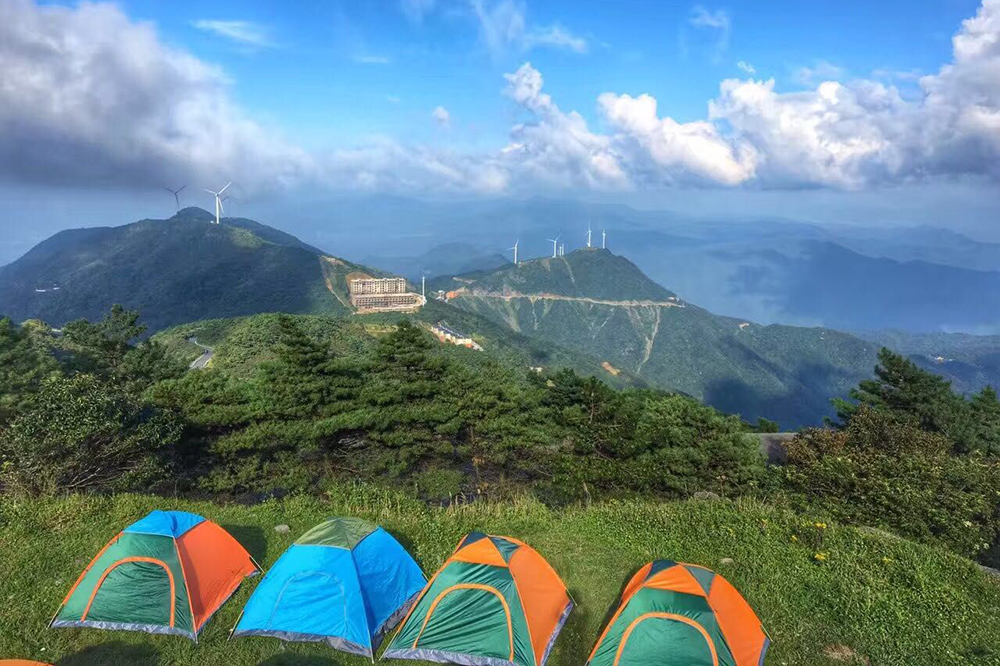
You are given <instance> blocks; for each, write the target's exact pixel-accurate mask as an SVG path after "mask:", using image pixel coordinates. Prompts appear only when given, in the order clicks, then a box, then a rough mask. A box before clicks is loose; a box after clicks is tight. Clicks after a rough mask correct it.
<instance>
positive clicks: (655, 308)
mask: <svg viewBox="0 0 1000 666" xmlns="http://www.w3.org/2000/svg"><path fill="white" fill-rule="evenodd" d="M431 286H432V287H433V288H434V289H436V290H443V291H445V292H446V293H447V297H448V302H449V303H450V304H452V305H456V306H458V307H460V308H463V309H466V310H468V311H470V312H476V313H478V314H482V315H484V316H487V317H490V318H492V319H493V320H495V321H497V322H500V323H503V324H505V325H507V326H508V327H510V328H511V329H513V330H515V331H519V332H521V333H524V334H526V335H529V336H534V337H538V338H541V339H543V340H547V341H550V342H554V343H557V344H559V345H562V346H565V347H568V348H570V349H576V350H578V351H581V352H584V353H586V354H589V355H591V356H593V357H595V358H598V359H601V360H602V361H606V362H607V363H609V364H610V365H611V366H613V367H615V368H622V369H625V370H628V371H630V372H633V373H635V374H637V375H638V376H639V377H641V378H643V379H645V380H646V381H648V382H649V383H650V384H652V385H655V386H659V387H662V388H665V389H671V390H678V391H683V392H685V393H688V394H690V395H693V396H696V397H698V398H701V399H702V400H704V401H705V402H707V403H708V404H711V405H713V406H715V407H718V408H719V409H722V410H723V411H727V412H734V413H739V414H740V415H741V416H743V418H745V419H750V420H753V419H756V418H757V417H761V416H762V417H766V418H770V419H774V420H777V421H779V422H780V423H781V424H782V425H784V426H786V427H799V426H803V425H810V424H818V423H820V422H821V421H822V419H823V417H825V416H829V415H831V414H832V409H831V407H830V402H829V401H830V399H831V398H833V397H835V396H841V395H844V394H846V393H847V391H848V390H849V389H850V387H852V386H854V385H856V384H857V382H858V381H859V380H861V379H863V378H866V377H868V376H869V375H870V374H871V372H872V369H873V368H874V366H875V363H876V353H877V351H878V347H877V346H876V345H874V344H871V343H869V342H865V341H863V340H860V339H858V338H856V337H854V336H851V335H848V334H845V333H841V332H837V331H833V330H830V329H824V328H798V327H792V326H777V325H774V326H760V325H758V324H755V323H752V322H748V321H743V320H740V319H734V318H731V317H721V316H717V315H714V314H712V313H711V312H708V311H707V310H704V309H702V308H699V307H697V306H695V305H693V304H691V303H687V302H685V301H683V300H681V299H680V298H678V296H677V295H676V294H674V293H673V292H671V291H669V290H668V289H665V288H664V287H662V286H660V285H658V284H656V283H655V282H653V281H652V280H650V279H649V278H648V277H646V276H645V275H644V274H643V273H642V271H640V270H639V269H638V268H637V267H636V266H635V265H634V264H632V262H630V261H628V260H627V259H625V258H623V257H620V256H616V255H614V254H612V253H611V252H609V251H607V250H598V249H584V250H578V251H576V252H573V253H570V254H568V255H566V256H563V257H557V258H545V259H535V260H531V261H527V262H523V263H522V264H521V265H520V266H518V267H516V268H515V267H513V266H511V267H509V268H503V269H500V270H497V271H493V272H489V273H485V274H472V275H466V276H454V277H450V278H442V279H439V280H435V281H434V282H433V283H432V284H431Z"/></svg>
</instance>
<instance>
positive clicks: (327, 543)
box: [233, 518, 426, 658]
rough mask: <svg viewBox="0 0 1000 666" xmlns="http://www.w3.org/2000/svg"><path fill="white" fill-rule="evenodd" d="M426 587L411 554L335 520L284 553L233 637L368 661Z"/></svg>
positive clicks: (371, 529) (364, 528)
mask: <svg viewBox="0 0 1000 666" xmlns="http://www.w3.org/2000/svg"><path fill="white" fill-rule="evenodd" d="M425 582H426V579H425V578H424V574H423V572H421V570H420V567H419V566H417V563H416V562H415V561H414V560H413V558H412V557H411V556H410V554H409V553H408V552H406V550H405V549H404V548H403V547H402V546H401V545H400V544H399V542H398V541H396V539H394V538H393V537H392V535H390V534H389V533H388V532H386V531H385V530H383V529H382V528H381V527H376V526H375V525H372V524H371V523H368V522H365V521H363V520H360V519H358V518H334V519H332V520H328V521H326V522H323V523H320V524H319V525H317V526H315V527H313V528H312V529H311V530H309V531H308V532H306V533H305V534H303V535H302V536H301V537H299V538H298V539H297V540H296V541H295V543H294V544H292V545H291V546H290V547H289V548H288V550H286V551H285V552H284V553H282V555H281V557H279V558H278V561H277V562H275V564H274V566H273V567H271V569H270V570H269V571H268V572H267V575H265V576H264V579H263V580H262V581H261V582H260V585H258V586H257V589H256V590H254V593H253V596H251V597H250V600H249V601H248V602H247V605H246V606H245V607H244V609H243V614H242V615H241V616H240V619H239V621H238V622H237V624H236V628H235V629H234V630H233V636H273V637H275V638H280V639H282V640H287V641H317V642H324V643H326V644H327V645H329V646H331V647H333V648H336V649H338V650H343V651H345V652H350V653H352V654H359V655H362V656H365V657H369V658H370V657H372V656H374V652H375V650H376V649H377V648H378V646H379V643H381V640H382V636H383V635H384V634H385V632H386V631H388V630H390V629H392V627H394V626H395V625H396V624H397V623H398V622H399V620H400V618H402V616H403V615H404V614H405V613H406V611H407V610H408V609H409V608H410V605H411V604H412V603H413V601H414V599H415V598H416V597H417V595H418V594H419V593H420V590H421V589H423V587H424V583H425Z"/></svg>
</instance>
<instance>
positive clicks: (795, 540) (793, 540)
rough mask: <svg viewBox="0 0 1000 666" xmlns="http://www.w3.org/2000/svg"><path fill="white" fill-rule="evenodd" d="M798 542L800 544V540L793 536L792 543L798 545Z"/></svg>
mask: <svg viewBox="0 0 1000 666" xmlns="http://www.w3.org/2000/svg"><path fill="white" fill-rule="evenodd" d="M798 542H799V538H798V537H797V536H795V535H794V534H793V535H792V543H798Z"/></svg>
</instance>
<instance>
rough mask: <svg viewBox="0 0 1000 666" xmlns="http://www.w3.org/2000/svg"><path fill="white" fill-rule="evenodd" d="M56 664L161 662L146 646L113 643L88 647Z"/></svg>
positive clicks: (149, 665) (139, 665) (152, 665)
mask: <svg viewBox="0 0 1000 666" xmlns="http://www.w3.org/2000/svg"><path fill="white" fill-rule="evenodd" d="M56 663H57V666H107V665H108V664H128V665H129V666H159V664H160V663H161V662H160V655H158V654H157V653H156V650H154V649H153V648H151V647H149V646H148V645H128V644H126V643H118V642H115V643H104V644H102V645H95V646H93V647H89V648H87V649H86V650H83V651H81V652H77V653H76V654H73V655H70V656H68V657H66V658H65V659H60V660H59V661H58V662H56Z"/></svg>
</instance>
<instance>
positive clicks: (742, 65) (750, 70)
mask: <svg viewBox="0 0 1000 666" xmlns="http://www.w3.org/2000/svg"><path fill="white" fill-rule="evenodd" d="M736 66H737V67H739V68H740V69H742V70H743V71H744V72H746V73H747V74H749V75H750V76H753V75H754V74H756V73H757V70H756V69H755V68H754V66H753V65H751V64H750V63H748V62H745V61H743V60H740V61H739V62H738V63H736Z"/></svg>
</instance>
